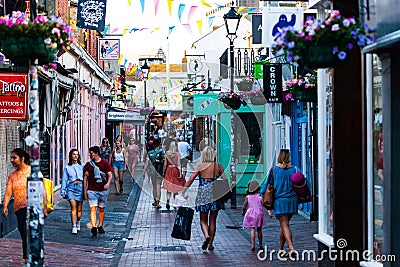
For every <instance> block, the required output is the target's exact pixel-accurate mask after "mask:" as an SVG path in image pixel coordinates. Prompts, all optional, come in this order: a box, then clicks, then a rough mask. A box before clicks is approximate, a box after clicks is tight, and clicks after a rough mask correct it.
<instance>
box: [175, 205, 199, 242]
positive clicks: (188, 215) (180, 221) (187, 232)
mask: <svg viewBox="0 0 400 267" xmlns="http://www.w3.org/2000/svg"><path fill="white" fill-rule="evenodd" d="M193 215H194V210H193V209H192V208H189V207H179V208H178V211H177V213H176V216H175V222H174V228H173V229H172V234H171V237H173V238H176V239H182V240H190V236H191V233H192V220H193Z"/></svg>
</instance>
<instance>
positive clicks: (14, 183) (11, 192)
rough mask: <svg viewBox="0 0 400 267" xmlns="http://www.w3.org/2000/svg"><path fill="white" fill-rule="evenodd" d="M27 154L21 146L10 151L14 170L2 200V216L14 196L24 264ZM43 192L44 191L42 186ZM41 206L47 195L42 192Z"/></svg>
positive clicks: (45, 211) (45, 210)
mask: <svg viewBox="0 0 400 267" xmlns="http://www.w3.org/2000/svg"><path fill="white" fill-rule="evenodd" d="M29 159H30V157H29V154H28V153H26V152H25V151H24V150H23V149H22V148H16V149H14V150H13V151H11V164H12V165H13V167H14V168H15V170H13V171H11V172H10V174H9V175H8V179H7V184H6V192H5V194H4V201H3V212H2V214H3V216H4V217H7V216H8V205H9V204H10V201H11V197H12V196H14V213H15V215H16V216H17V223H18V231H19V234H20V235H21V238H22V254H23V256H22V257H23V259H24V263H25V264H24V266H27V264H28V237H27V234H28V233H27V229H28V226H27V224H26V215H27V201H26V200H27V193H26V191H27V184H28V176H29V175H30V174H31V166H29V165H28V164H29ZM43 190H44V191H43V192H46V191H45V189H44V186H43ZM43 206H44V207H47V196H46V194H43ZM43 213H44V217H45V218H46V217H47V209H43Z"/></svg>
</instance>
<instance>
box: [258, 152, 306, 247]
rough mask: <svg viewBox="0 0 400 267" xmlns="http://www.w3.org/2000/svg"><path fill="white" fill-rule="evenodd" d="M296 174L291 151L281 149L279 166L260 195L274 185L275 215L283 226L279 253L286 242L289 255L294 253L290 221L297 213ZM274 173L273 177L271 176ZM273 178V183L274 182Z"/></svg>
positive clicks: (280, 234)
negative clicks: (294, 187)
mask: <svg viewBox="0 0 400 267" xmlns="http://www.w3.org/2000/svg"><path fill="white" fill-rule="evenodd" d="M294 172H296V168H295V166H293V165H291V164H290V152H289V149H281V150H280V152H279V155H278V159H277V165H276V166H275V167H273V168H271V170H270V171H269V175H268V178H267V181H266V182H265V184H264V185H263V187H262V189H261V191H260V194H261V195H263V194H264V192H265V191H266V188H267V185H268V184H270V183H271V184H273V186H274V189H275V194H274V213H275V216H276V218H277V219H278V220H279V223H280V224H281V230H280V233H279V241H280V242H279V251H283V247H284V245H285V242H287V244H288V246H289V253H290V252H292V251H294V246H293V242H292V231H291V230H290V227H289V221H290V219H291V218H292V216H293V215H294V214H296V213H297V205H298V203H297V194H296V192H295V191H294V190H293V187H292V181H291V180H290V176H291V175H292V174H293V173H294ZM272 173H273V175H271V174H272ZM272 177H273V181H271V180H272Z"/></svg>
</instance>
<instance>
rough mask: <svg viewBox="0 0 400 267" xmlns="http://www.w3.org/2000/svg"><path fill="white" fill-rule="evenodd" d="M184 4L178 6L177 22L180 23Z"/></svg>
mask: <svg viewBox="0 0 400 267" xmlns="http://www.w3.org/2000/svg"><path fill="white" fill-rule="evenodd" d="M185 6H186V5H185V4H179V7H178V18H179V21H180V22H181V21H182V20H181V19H182V13H183V11H184V10H185Z"/></svg>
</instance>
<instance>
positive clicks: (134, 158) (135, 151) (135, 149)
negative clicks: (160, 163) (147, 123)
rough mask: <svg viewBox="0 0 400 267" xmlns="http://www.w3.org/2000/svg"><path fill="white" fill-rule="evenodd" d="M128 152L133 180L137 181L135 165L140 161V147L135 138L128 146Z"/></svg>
mask: <svg viewBox="0 0 400 267" xmlns="http://www.w3.org/2000/svg"><path fill="white" fill-rule="evenodd" d="M126 152H127V154H128V168H129V169H130V172H131V180H132V182H133V181H135V167H136V164H137V163H138V162H139V153H140V147H139V146H138V145H137V144H135V139H133V138H131V139H130V142H129V145H128V146H127V147H126Z"/></svg>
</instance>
